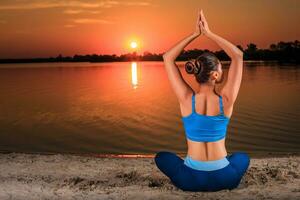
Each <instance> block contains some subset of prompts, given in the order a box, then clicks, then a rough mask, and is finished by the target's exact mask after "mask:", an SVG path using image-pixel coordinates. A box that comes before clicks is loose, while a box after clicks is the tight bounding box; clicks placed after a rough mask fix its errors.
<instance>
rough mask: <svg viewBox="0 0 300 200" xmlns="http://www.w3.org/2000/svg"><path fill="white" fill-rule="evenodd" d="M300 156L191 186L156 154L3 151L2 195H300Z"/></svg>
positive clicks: (255, 161)
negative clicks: (234, 182)
mask: <svg viewBox="0 0 300 200" xmlns="http://www.w3.org/2000/svg"><path fill="white" fill-rule="evenodd" d="M299 161H300V156H297V155H289V156H285V157H271V158H251V161H250V166H249V169H248V171H247V173H246V174H245V176H244V177H243V179H242V180H241V183H240V185H239V187H238V188H236V189H234V190H231V191H229V190H222V191H218V192H186V191H182V190H180V189H178V188H176V187H175V186H173V185H172V183H171V182H170V180H169V179H168V178H167V177H166V176H164V174H162V173H161V172H160V171H159V170H158V169H157V168H156V166H155V163H154V160H153V157H148V158H140V157H138V158H118V157H110V158H102V157H90V156H78V155H72V154H54V155H43V154H28V153H26V154H25V153H1V154H0V199H1V200H3V199H118V200H119V199H222V200H226V199H232V200H234V199H280V200H281V199H300V170H299V169H300V167H299V165H300V162H299Z"/></svg>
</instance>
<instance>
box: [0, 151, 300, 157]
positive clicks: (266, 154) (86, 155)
mask: <svg viewBox="0 0 300 200" xmlns="http://www.w3.org/2000/svg"><path fill="white" fill-rule="evenodd" d="M14 153H17V154H29V155H70V156H82V157H95V158H154V157H155V154H101V153H71V152H16V151H5V150H0V154H14ZM246 153H248V154H249V156H250V157H251V158H273V157H276V158H280V157H287V156H299V157H300V152H268V153H262V152H260V153H249V152H246ZM228 154H229V155H230V154H231V152H228ZM177 155H179V156H180V157H182V158H183V157H185V153H177Z"/></svg>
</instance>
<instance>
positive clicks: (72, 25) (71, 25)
mask: <svg viewBox="0 0 300 200" xmlns="http://www.w3.org/2000/svg"><path fill="white" fill-rule="evenodd" d="M64 27H66V28H73V27H75V25H74V24H66V25H64Z"/></svg>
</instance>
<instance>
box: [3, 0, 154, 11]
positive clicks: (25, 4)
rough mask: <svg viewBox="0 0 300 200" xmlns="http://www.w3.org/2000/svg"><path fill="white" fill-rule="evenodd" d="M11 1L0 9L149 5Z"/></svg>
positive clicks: (109, 1)
mask: <svg viewBox="0 0 300 200" xmlns="http://www.w3.org/2000/svg"><path fill="white" fill-rule="evenodd" d="M11 2H13V3H10V4H3V3H0V10H26V9H43V8H57V7H78V8H111V7H113V6H118V5H125V6H126V5H127V6H133V5H136V6H149V5H151V4H150V3H149V2H140V1H137V2H124V1H120V0H119V1H113V0H103V1H93V2H86V1H79V0H44V1H39V0H23V1H11Z"/></svg>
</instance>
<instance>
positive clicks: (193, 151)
mask: <svg viewBox="0 0 300 200" xmlns="http://www.w3.org/2000/svg"><path fill="white" fill-rule="evenodd" d="M187 146H188V150H187V155H188V156H190V157H192V158H193V159H194V160H199V161H209V160H218V159H221V158H224V157H225V156H227V151H226V148H225V140H222V141H218V142H194V141H190V140H187Z"/></svg>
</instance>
